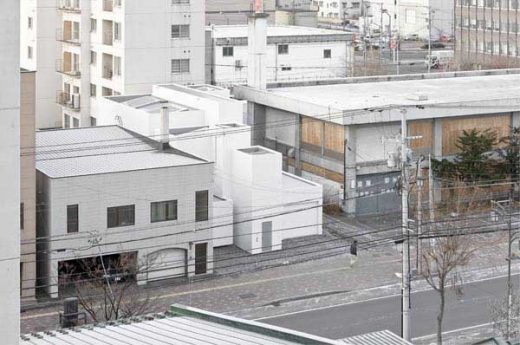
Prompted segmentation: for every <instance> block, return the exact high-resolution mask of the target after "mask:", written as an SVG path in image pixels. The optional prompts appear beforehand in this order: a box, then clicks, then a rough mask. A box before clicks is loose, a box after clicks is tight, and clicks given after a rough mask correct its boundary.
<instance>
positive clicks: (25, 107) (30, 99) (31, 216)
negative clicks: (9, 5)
mask: <svg viewBox="0 0 520 345" xmlns="http://www.w3.org/2000/svg"><path fill="white" fill-rule="evenodd" d="M35 74H36V73H35V72H22V74H21V92H20V148H21V152H22V155H21V157H20V190H21V194H20V195H21V202H22V203H23V228H22V231H21V238H22V241H27V243H26V244H23V245H22V246H21V253H22V256H21V262H22V269H21V272H22V278H21V283H22V292H21V296H22V300H26V301H30V300H32V299H34V297H35V296H34V293H35V291H34V286H35V285H36V167H35V159H34V154H32V153H33V152H34V146H35V139H36V138H35V121H36V119H35V105H36V102H35V79H36V78H35V77H36V75H35ZM21 219H22V218H21Z"/></svg>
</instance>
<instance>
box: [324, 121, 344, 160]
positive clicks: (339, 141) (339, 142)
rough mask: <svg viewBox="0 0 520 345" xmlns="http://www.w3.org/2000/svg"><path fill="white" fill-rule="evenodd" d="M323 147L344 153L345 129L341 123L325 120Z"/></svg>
mask: <svg viewBox="0 0 520 345" xmlns="http://www.w3.org/2000/svg"><path fill="white" fill-rule="evenodd" d="M324 132H325V134H324V137H325V138H324V140H325V143H324V145H325V149H327V150H331V151H334V152H339V153H344V147H345V145H344V143H345V131H344V129H343V126H342V125H337V124H334V123H328V122H325V131H324Z"/></svg>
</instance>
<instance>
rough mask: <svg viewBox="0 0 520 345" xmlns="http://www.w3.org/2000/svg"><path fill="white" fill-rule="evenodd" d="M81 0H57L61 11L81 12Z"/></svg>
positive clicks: (57, 5)
mask: <svg viewBox="0 0 520 345" xmlns="http://www.w3.org/2000/svg"><path fill="white" fill-rule="evenodd" d="M79 2H80V0H57V2H56V8H57V9H58V10H60V11H64V12H71V13H81V8H80V6H79Z"/></svg>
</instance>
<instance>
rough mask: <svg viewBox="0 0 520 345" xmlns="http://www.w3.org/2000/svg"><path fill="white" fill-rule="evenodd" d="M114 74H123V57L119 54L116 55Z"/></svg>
mask: <svg viewBox="0 0 520 345" xmlns="http://www.w3.org/2000/svg"><path fill="white" fill-rule="evenodd" d="M114 75H117V76H120V75H121V58H120V57H119V56H114Z"/></svg>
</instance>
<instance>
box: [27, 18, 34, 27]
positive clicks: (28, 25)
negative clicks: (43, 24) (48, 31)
mask: <svg viewBox="0 0 520 345" xmlns="http://www.w3.org/2000/svg"><path fill="white" fill-rule="evenodd" d="M27 27H28V28H29V29H32V28H33V19H32V17H27Z"/></svg>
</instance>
